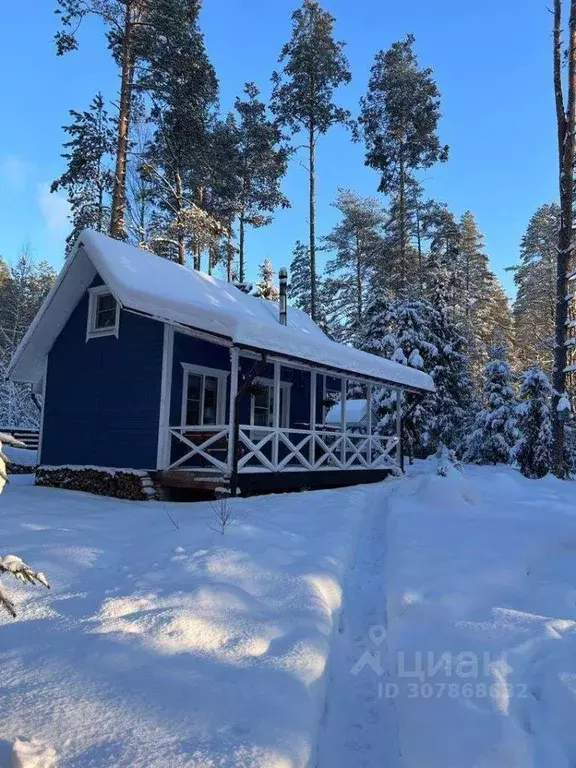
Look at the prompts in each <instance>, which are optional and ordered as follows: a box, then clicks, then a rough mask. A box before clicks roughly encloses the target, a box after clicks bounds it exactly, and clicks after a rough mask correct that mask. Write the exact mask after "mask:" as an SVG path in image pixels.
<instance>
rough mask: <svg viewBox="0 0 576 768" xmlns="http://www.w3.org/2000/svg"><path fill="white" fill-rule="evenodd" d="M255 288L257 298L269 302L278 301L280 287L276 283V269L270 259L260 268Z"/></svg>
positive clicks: (266, 259) (265, 260)
mask: <svg viewBox="0 0 576 768" xmlns="http://www.w3.org/2000/svg"><path fill="white" fill-rule="evenodd" d="M254 288H255V290H254V295H255V296H258V297H260V298H262V299H268V300H269V301H278V286H277V285H276V283H275V273H274V267H273V266H272V262H271V261H270V259H269V258H268V257H266V258H265V259H264V261H263V262H262V264H260V266H259V267H258V279H257V281H256V284H255V286H254Z"/></svg>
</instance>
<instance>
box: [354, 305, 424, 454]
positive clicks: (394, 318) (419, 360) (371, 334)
mask: <svg viewBox="0 0 576 768" xmlns="http://www.w3.org/2000/svg"><path fill="white" fill-rule="evenodd" d="M433 312H434V310H433V308H432V307H431V305H430V304H428V303H427V302H425V301H410V300H403V299H393V300H386V298H385V297H384V296H383V295H378V294H377V293H376V295H375V296H374V297H373V300H372V303H371V305H370V307H369V310H368V317H367V322H366V336H365V341H364V344H363V348H364V349H365V350H366V351H368V352H371V353H372V354H376V355H380V356H381V357H386V358H388V359H389V360H393V361H394V362H396V363H400V364H401V365H407V366H409V367H411V368H417V369H419V370H423V371H425V372H427V373H428V372H430V371H431V370H432V368H433V366H434V358H435V357H436V355H437V349H436V346H435V345H434V343H433V341H432V340H431V335H430V330H429V328H430V318H431V315H432V314H433ZM397 396H399V397H401V409H402V439H403V444H404V445H405V447H406V450H407V452H408V455H409V456H410V459H411V460H413V458H414V455H415V453H416V452H417V451H419V450H424V449H426V448H427V447H428V446H429V444H430V434H429V432H430V417H431V411H430V408H431V401H430V399H429V398H427V397H425V398H414V396H412V395H409V394H405V393H398V394H397V393H396V392H391V391H389V390H386V389H382V390H380V391H377V392H376V393H375V397H374V404H375V407H376V408H377V409H378V413H379V416H380V422H379V425H378V428H379V430H380V431H381V433H382V434H384V435H391V434H395V433H396V404H397V400H396V398H397Z"/></svg>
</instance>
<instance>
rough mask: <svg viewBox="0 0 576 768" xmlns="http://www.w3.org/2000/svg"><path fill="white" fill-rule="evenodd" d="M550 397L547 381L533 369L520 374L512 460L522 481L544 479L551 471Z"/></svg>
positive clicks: (533, 367)
mask: <svg viewBox="0 0 576 768" xmlns="http://www.w3.org/2000/svg"><path fill="white" fill-rule="evenodd" d="M552 395H553V390H552V386H551V384H550V382H549V381H548V377H547V376H546V374H545V373H544V372H543V371H542V370H540V368H538V366H537V365H534V366H532V367H531V368H529V369H528V370H527V371H525V372H524V374H523V377H522V384H521V386H520V400H521V402H520V404H519V405H518V409H517V411H518V430H519V432H520V440H519V441H518V444H517V446H516V449H515V457H516V461H517V462H518V464H519V466H520V471H521V472H522V474H523V475H525V476H526V477H533V478H539V477H544V476H545V475H547V474H548V472H550V470H551V469H552V462H553V443H554V439H553V435H552Z"/></svg>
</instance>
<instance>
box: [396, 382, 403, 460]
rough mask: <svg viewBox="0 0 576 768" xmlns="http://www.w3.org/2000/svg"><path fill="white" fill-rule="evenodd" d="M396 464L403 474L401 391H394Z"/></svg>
mask: <svg viewBox="0 0 576 768" xmlns="http://www.w3.org/2000/svg"><path fill="white" fill-rule="evenodd" d="M396 437H397V438H398V443H397V445H396V463H397V464H398V466H399V467H400V469H401V470H402V472H404V456H403V452H402V390H400V389H397V390H396Z"/></svg>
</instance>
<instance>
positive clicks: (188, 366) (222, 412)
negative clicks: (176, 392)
mask: <svg viewBox="0 0 576 768" xmlns="http://www.w3.org/2000/svg"><path fill="white" fill-rule="evenodd" d="M181 365H182V368H183V381H182V407H181V410H180V426H182V427H194V426H200V427H203V426H206V427H217V426H218V427H224V426H226V390H227V381H228V376H229V375H230V374H229V372H228V371H223V370H222V369H221V368H206V367H205V366H203V365H193V364H192V363H182V364H181ZM189 374H192V375H193V376H212V377H213V378H215V379H217V380H218V389H217V390H216V424H206V425H204V424H198V425H196V424H186V411H187V409H188V384H189ZM200 414H201V417H202V418H204V381H203V382H202V400H201V402H200Z"/></svg>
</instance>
